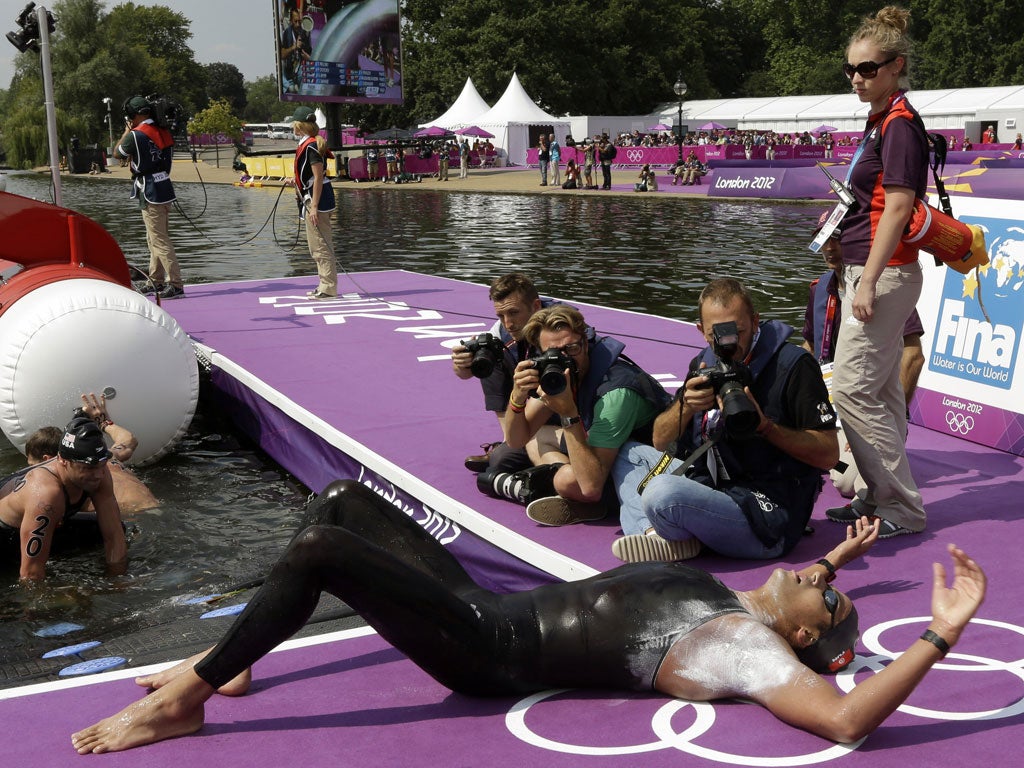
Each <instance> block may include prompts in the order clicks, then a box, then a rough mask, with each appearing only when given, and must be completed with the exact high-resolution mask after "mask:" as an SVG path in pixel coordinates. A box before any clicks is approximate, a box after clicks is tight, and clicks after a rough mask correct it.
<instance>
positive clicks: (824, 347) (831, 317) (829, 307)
mask: <svg viewBox="0 0 1024 768" xmlns="http://www.w3.org/2000/svg"><path fill="white" fill-rule="evenodd" d="M838 307H839V297H838V296H836V295H834V294H832V293H829V295H828V301H827V302H826V303H825V329H824V331H822V334H821V349H820V350H818V360H819V361H823V360H827V359H828V357H829V355H828V353H829V352H831V351H832V334H833V330H834V326H835V317H836V309H838Z"/></svg>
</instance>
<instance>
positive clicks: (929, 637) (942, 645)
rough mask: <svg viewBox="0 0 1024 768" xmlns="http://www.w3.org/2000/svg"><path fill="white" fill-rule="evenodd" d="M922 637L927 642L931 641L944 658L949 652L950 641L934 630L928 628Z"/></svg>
mask: <svg viewBox="0 0 1024 768" xmlns="http://www.w3.org/2000/svg"><path fill="white" fill-rule="evenodd" d="M921 639H922V640H924V641H925V642H926V643H931V644H932V645H934V646H935V647H936V648H938V649H939V653H941V654H942V656H943V658H944V657H945V656H946V654H947V653H949V643H947V642H946V641H945V640H943V639H942V638H941V637H939V636H938V635H937V634H935V633H934V632H932V631H931V630H930V629H926V630H925V631H924V633H923V634H922V635H921Z"/></svg>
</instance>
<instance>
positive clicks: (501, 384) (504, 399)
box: [480, 299, 562, 424]
mask: <svg viewBox="0 0 1024 768" xmlns="http://www.w3.org/2000/svg"><path fill="white" fill-rule="evenodd" d="M561 303H562V302H560V301H555V300H554V299H541V300H540V307H541V309H546V308H547V307H551V306H554V305H555V304H561ZM490 334H491V335H492V336H494V338H496V339H498V340H499V341H500V342H501V345H502V347H504V349H505V354H504V357H503V359H502V364H501V365H496V366H495V367H494V373H492V374H491V375H490V376H488V377H487V378H486V379H481V380H480V386H481V388H482V389H483V391H484V409H485V410H488V411H499V412H500V411H504V410H505V406H506V405H508V399H509V397H510V396H511V395H512V374H513V372H514V371H515V369H516V366H517V365H518V364H519V361H520V360H525V359H526V358H528V357H532V356H533V354H534V353H535V350H534V349H533V348H532V347H531V346H530V345H529V344H527V342H526V339H522V340H520V341H516V340H515V339H513V338H512V334H510V333H509V332H508V331H507V330H506V329H505V326H504V325H502V323H501V320H496V321H495V323H494V325H492V326H491V329H490ZM552 423H554V424H559V423H560V419H559V418H558V417H557V416H556V417H554V418H553V420H552Z"/></svg>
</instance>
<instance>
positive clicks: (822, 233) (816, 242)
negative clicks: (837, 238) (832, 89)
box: [807, 203, 850, 253]
mask: <svg viewBox="0 0 1024 768" xmlns="http://www.w3.org/2000/svg"><path fill="white" fill-rule="evenodd" d="M848 210H850V206H848V205H847V204H846V203H836V207H835V208H833V209H832V213H830V214H829V215H828V219H826V221H825V223H824V224H823V225H822V226H821V229H820V230H818V234H817V235H815V236H814V239H813V240H811V243H810V245H808V246H807V247H808V248H809V249H810V250H811V251H813V252H814V253H818V252H819V251H820V250H821V247H822V246H823V245H825V242H826V241H827V240H828V239H829V238H830V237H832V233H833V232H835V231H836V229H837V228H838V227H839V223H840V222H841V221H842V220H843V217H844V216H846V212H847V211H848Z"/></svg>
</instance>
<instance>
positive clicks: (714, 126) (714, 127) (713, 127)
mask: <svg viewBox="0 0 1024 768" xmlns="http://www.w3.org/2000/svg"><path fill="white" fill-rule="evenodd" d="M726 127H727V126H724V125H722V124H721V123H716V122H715V121H714V120H712V121H711V122H710V123H704V125H702V126H701V127H700V130H702V131H720V130H722V129H723V128H726Z"/></svg>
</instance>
